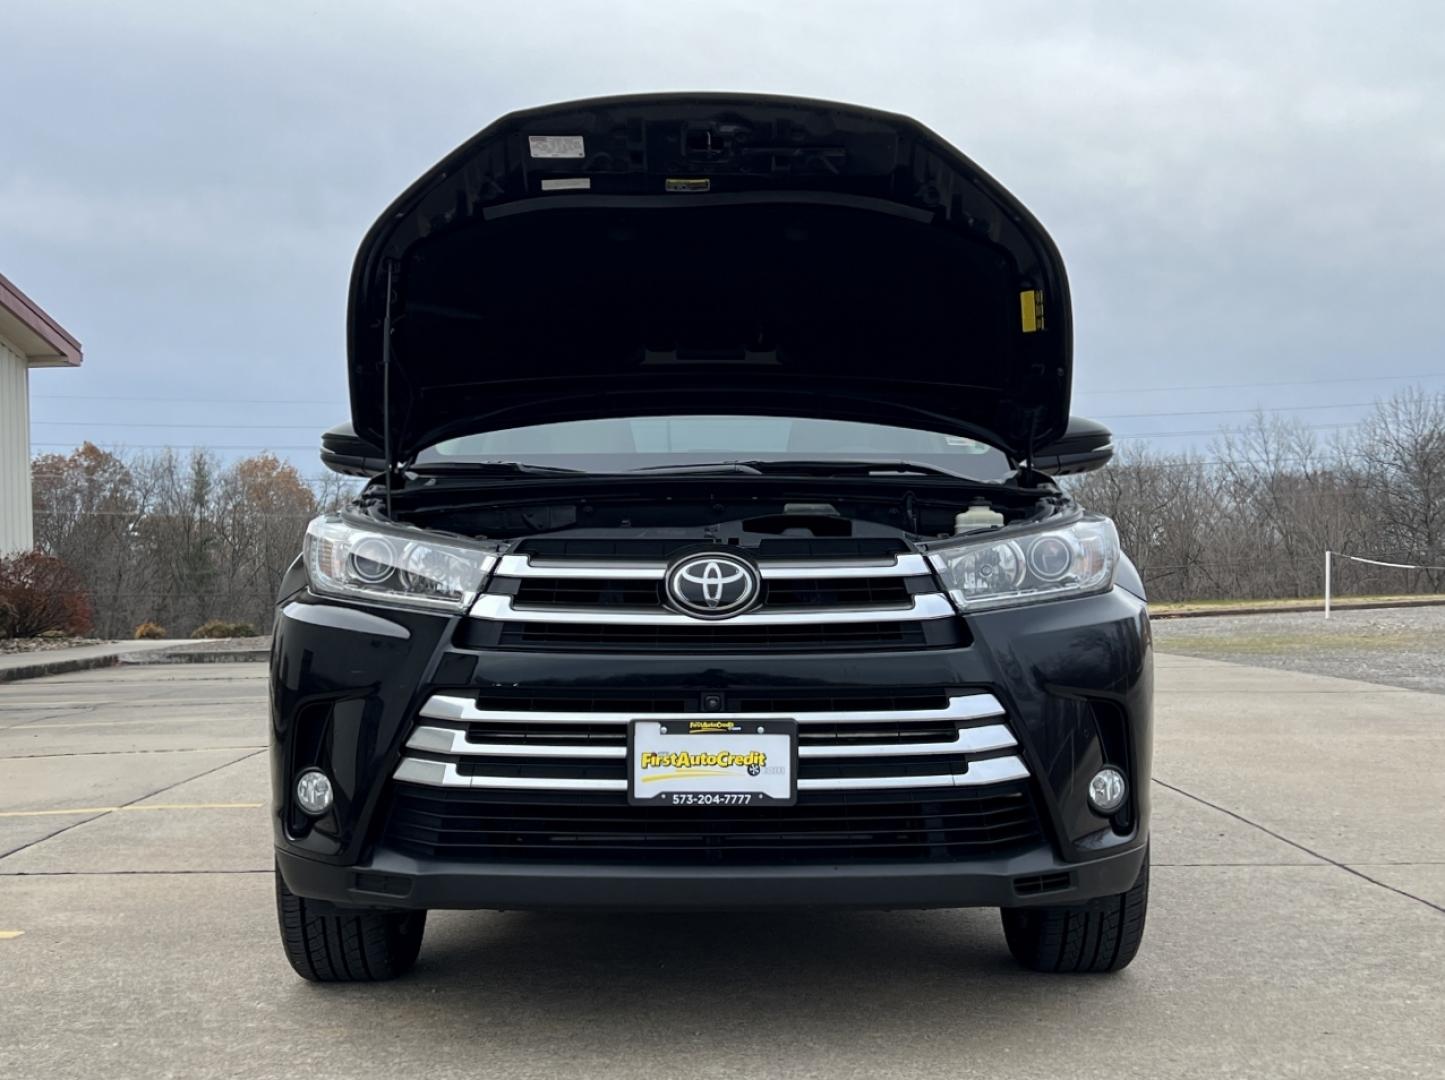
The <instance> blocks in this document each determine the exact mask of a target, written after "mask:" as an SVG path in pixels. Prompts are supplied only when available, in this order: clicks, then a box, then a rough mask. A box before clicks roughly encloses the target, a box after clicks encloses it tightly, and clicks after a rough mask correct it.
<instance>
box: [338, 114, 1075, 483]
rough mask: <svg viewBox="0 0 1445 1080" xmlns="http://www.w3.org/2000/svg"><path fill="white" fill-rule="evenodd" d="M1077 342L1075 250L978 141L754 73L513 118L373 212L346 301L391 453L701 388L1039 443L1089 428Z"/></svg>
mask: <svg viewBox="0 0 1445 1080" xmlns="http://www.w3.org/2000/svg"><path fill="white" fill-rule="evenodd" d="M388 282H389V283H390V296H388ZM388 301H389V303H388ZM388 325H389V327H390V339H389V346H390V347H389V348H388V347H387V344H388V342H387V337H386V330H387V327H388ZM1071 353H1072V345H1071V331H1070V311H1069V297H1068V286H1067V282H1066V279H1065V275H1064V268H1063V263H1062V260H1061V259H1060V258H1059V255H1058V252H1057V250H1056V249H1055V247H1054V245H1053V243H1052V241H1051V240H1050V239H1049V237H1048V235H1047V234H1046V233H1045V232H1044V230H1043V227H1042V226H1040V225H1039V224H1038V222H1037V221H1035V220H1034V219H1033V217H1032V216H1030V215H1029V213H1028V212H1027V211H1026V210H1025V209H1024V208H1023V207H1022V206H1021V205H1020V204H1019V203H1018V202H1017V201H1016V200H1015V199H1014V198H1013V197H1012V196H1010V195H1009V194H1008V193H1007V192H1006V191H1004V190H1003V188H1002V187H1000V186H999V185H998V184H997V182H995V181H994V180H992V179H991V178H990V177H988V176H987V175H986V174H985V173H983V172H982V171H981V170H979V169H978V167H977V166H975V165H974V164H973V163H972V162H970V161H969V160H968V159H967V158H965V157H964V156H963V155H961V154H960V153H959V152H958V151H956V150H954V149H953V148H952V147H950V146H949V145H948V144H947V143H945V142H943V141H942V140H941V139H940V138H939V137H938V136H936V135H934V134H932V133H931V132H929V131H928V130H927V129H925V128H923V127H921V126H920V125H918V124H917V123H915V122H914V121H912V120H909V119H907V118H904V117H900V116H896V115H892V114H888V113H880V112H874V111H871V110H867V109H861V108H857V107H855V106H845V105H836V104H830V103H826V102H815V101H806V100H801V99H789V98H766V97H752V96H746V95H723V94H690V95H661V96H648V97H634V98H617V99H611V100H597V101H587V102H576V103H571V104H565V105H558V106H552V107H548V108H543V109H536V110H531V111H527V112H520V113H513V114H512V115H510V116H507V117H504V118H503V119H502V120H499V121H498V122H497V123H495V124H493V125H492V126H491V127H489V128H487V129H486V130H485V131H483V132H481V133H480V134H479V135H477V136H476V137H475V138H473V139H472V140H471V141H469V142H468V143H466V144H465V145H464V146H462V147H461V148H459V149H458V150H456V151H455V152H454V153H452V154H451V155H450V156H449V157H447V158H446V159H445V160H444V161H442V162H441V163H440V164H439V165H437V166H436V167H435V168H434V169H433V170H432V171H431V172H429V173H427V174H426V175H425V176H424V177H422V178H421V179H420V180H419V181H417V183H416V184H414V185H413V186H412V187H411V188H410V189H409V190H408V191H407V192H406V193H405V194H403V195H402V196H401V198H400V199H398V200H397V201H396V202H395V203H394V204H393V205H392V206H391V207H390V208H389V209H388V210H387V211H386V213H385V214H384V215H383V216H382V218H381V219H380V220H379V221H378V222H377V223H376V225H375V226H373V227H372V229H371V231H370V232H369V233H368V234H367V237H366V239H365V240H364V241H363V243H362V246H361V250H360V252H359V253H358V255H357V259H356V265H355V269H354V272H353V276H352V284H351V297H350V310H349V315H348V354H349V373H350V384H351V406H352V418H353V422H354V424H355V427H356V431H357V433H358V435H360V436H362V437H363V438H366V439H369V440H371V441H373V442H375V443H376V444H377V445H380V446H386V445H388V444H389V455H388V456H389V458H390V460H391V461H392V462H404V461H406V460H409V459H410V458H411V457H412V456H414V455H415V454H416V453H417V452H418V451H419V450H421V449H423V448H425V447H427V446H430V445H433V444H435V443H436V442H438V441H440V440H442V439H445V438H449V437H453V436H457V435H462V434H470V433H475V432H481V431H489V430H497V429H502V428H512V427H522V426H527V425H532V424H543V423H550V422H555V421H560V420H576V419H588V418H595V417H611V416H645V415H653V416H660V415H678V414H702V413H707V414H714V415H717V414H729V413H733V414H753V415H775V416H799V417H818V418H824V419H842V420H861V421H869V422H873V423H883V424H894V425H898V426H902V427H915V428H923V429H926V430H931V431H938V432H944V433H948V434H959V435H967V436H971V437H974V438H979V439H982V440H984V441H986V442H990V443H992V444H993V445H995V446H998V447H999V448H1001V449H1003V450H1005V451H1007V452H1008V453H1010V454H1011V455H1012V456H1013V457H1014V458H1015V459H1019V460H1022V459H1024V458H1026V457H1027V456H1028V455H1029V453H1030V451H1031V450H1032V449H1033V448H1037V447H1039V446H1041V445H1043V444H1044V443H1046V442H1048V441H1050V440H1051V439H1053V438H1055V437H1057V436H1059V435H1062V434H1063V432H1064V430H1065V427H1066V426H1067V423H1068V412H1069V386H1070V369H1071Z"/></svg>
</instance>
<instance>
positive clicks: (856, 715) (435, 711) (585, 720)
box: [421, 694, 1004, 727]
mask: <svg viewBox="0 0 1445 1080" xmlns="http://www.w3.org/2000/svg"><path fill="white" fill-rule="evenodd" d="M421 715H422V716H424V717H426V718H427V719H430V720H459V721H465V722H468V723H471V722H477V721H486V722H489V723H499V724H535V725H537V726H539V727H541V726H546V725H551V724H625V723H627V721H629V720H635V719H649V720H653V719H657V718H659V717H660V716H665V714H660V713H659V714H642V713H637V712H557V711H542V710H537V711H533V710H527V709H487V708H483V707H481V706H478V705H477V704H476V702H475V701H473V700H472V699H471V698H466V697H460V696H458V695H454V694H433V695H432V696H431V697H430V698H428V699H427V702H426V704H425V705H423V706H422V708H421ZM767 715H773V716H789V717H790V718H793V719H796V720H797V721H798V723H799V724H801V725H804V726H806V725H808V724H868V723H895V722H898V721H907V720H984V719H987V718H989V717H993V716H1003V715H1004V708H1003V705H1002V704H1000V703H999V700H998V698H996V697H994V696H993V695H992V694H960V695H958V696H956V697H950V698H949V699H948V704H947V705H946V706H944V707H943V708H941V709H888V710H880V711H867V710H859V711H847V712H837V711H820V712H813V711H811V710H798V711H796V712H788V711H787V710H779V711H775V712H773V713H739V712H716V713H696V714H688V716H687V719H706V720H757V719H759V718H760V717H763V716H767Z"/></svg>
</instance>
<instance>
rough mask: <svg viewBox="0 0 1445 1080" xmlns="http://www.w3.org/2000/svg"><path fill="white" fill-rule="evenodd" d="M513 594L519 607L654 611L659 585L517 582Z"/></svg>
mask: <svg viewBox="0 0 1445 1080" xmlns="http://www.w3.org/2000/svg"><path fill="white" fill-rule="evenodd" d="M517 586H518V587H517V591H516V593H515V594H514V595H515V598H516V603H517V604H518V605H519V606H522V607H574V608H578V607H580V608H593V607H635V608H648V607H657V606H659V605H660V604H661V603H662V590H661V583H660V582H656V581H609V580H607V579H606V578H538V579H537V580H535V581H520V582H518V583H517Z"/></svg>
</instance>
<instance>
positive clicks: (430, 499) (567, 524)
mask: <svg viewBox="0 0 1445 1080" xmlns="http://www.w3.org/2000/svg"><path fill="white" fill-rule="evenodd" d="M360 505H361V508H362V510H363V511H364V512H366V513H367V514H368V515H369V516H371V517H373V518H374V519H375V520H379V521H385V520H387V517H386V506H385V500H384V499H383V498H382V497H381V496H380V494H379V493H378V492H377V491H373V490H371V489H368V492H367V493H365V494H363V496H362V499H361V501H360ZM1067 505H1069V500H1068V498H1067V497H1066V496H1064V495H1062V494H1061V493H1060V492H1059V491H1058V490H1057V489H1056V488H1054V487H1052V485H1045V486H1043V487H1041V488H1036V489H1028V488H1019V487H1014V486H1009V487H1000V486H998V485H983V484H971V483H959V482H956V481H953V480H940V479H939V478H934V477H926V478H924V477H909V478H907V480H906V481H895V480H881V479H878V478H876V477H869V478H866V479H864V478H855V477H831V478H826V479H824V478H807V479H805V480H802V481H800V480H798V479H795V478H786V477H765V478H764V477H747V478H717V477H708V478H706V479H699V478H686V479H684V478H668V479H666V480H662V479H655V478H623V477H594V478H588V479H587V480H585V481H584V480H573V479H562V478H557V479H551V480H542V481H539V480H537V479H535V478H525V479H523V478H512V479H509V480H500V479H499V480H496V481H493V482H486V483H478V482H476V481H468V480H458V479H450V478H448V479H436V478H428V479H427V480H425V481H421V482H414V483H412V484H409V485H408V486H407V487H405V488H404V489H402V490H399V491H397V492H394V493H393V501H392V516H391V519H390V520H392V521H394V522H396V523H405V524H410V525H416V526H419V527H422V528H426V529H432V530H437V531H440V532H444V533H450V534H453V535H457V536H465V537H469V538H472V539H486V540H512V539H521V538H524V537H533V536H566V537H568V538H572V539H592V540H605V539H609V538H624V537H625V538H627V539H629V540H632V541H636V540H657V541H676V540H696V541H699V542H708V543H723V544H729V545H737V546H740V547H745V548H752V547H757V546H758V545H759V544H760V543H762V542H764V541H770V540H776V539H778V538H808V539H818V538H868V537H892V538H898V537H904V538H907V539H910V540H913V541H918V542H925V541H930V540H937V539H940V538H944V537H948V536H953V535H958V534H959V533H960V532H964V531H970V530H972V529H976V528H978V527H980V523H982V525H983V527H988V526H998V525H1017V524H1021V523H1026V522H1029V521H1042V520H1044V519H1046V518H1049V517H1051V516H1053V515H1054V514H1056V513H1058V512H1059V510H1061V509H1062V508H1064V507H1065V506H1067Z"/></svg>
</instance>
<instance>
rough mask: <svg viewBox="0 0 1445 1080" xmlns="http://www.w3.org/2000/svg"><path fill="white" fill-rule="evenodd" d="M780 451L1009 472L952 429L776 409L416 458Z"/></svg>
mask: <svg viewBox="0 0 1445 1080" xmlns="http://www.w3.org/2000/svg"><path fill="white" fill-rule="evenodd" d="M790 460H796V461H809V462H831V461H837V462H840V463H842V462H871V461H876V462H880V463H898V462H909V463H916V464H918V465H922V466H928V467H930V468H933V469H938V470H942V471H944V472H949V473H954V474H956V475H958V476H963V477H967V478H969V479H971V480H982V481H1001V480H1005V479H1008V478H1009V477H1011V476H1012V475H1013V469H1012V468H1011V467H1010V466H1009V463H1008V459H1007V458H1006V457H1005V456H1004V454H1003V453H1002V452H1001V451H999V450H997V449H995V448H993V447H991V446H988V445H986V444H985V443H981V442H976V441H974V440H973V439H966V438H962V437H960V436H957V435H941V434H938V433H935V432H929V431H916V430H913V429H911V428H897V427H888V426H885V425H883V424H862V423H853V422H851V421H843V420H816V419H805V418H797V417H776V416H648V417H629V418H625V419H603V420H575V421H569V422H566V423H559V424H539V425H536V426H533V427H520V428H509V429H505V430H502V431H489V432H485V433H483V434H480V435H467V436H464V437H463V438H460V439H449V440H447V441H446V442H443V443H438V444H437V445H436V446H433V447H431V448H430V449H429V450H425V451H423V452H422V453H421V454H420V455H418V457H417V462H416V463H417V464H418V465H423V466H424V465H427V464H436V463H443V462H455V463H458V464H460V463H464V462H499V461H506V462H523V463H526V464H529V465H541V466H549V467H553V468H566V469H580V470H583V471H585V472H595V473H612V472H630V471H633V470H637V469H649V468H657V467H659V466H664V467H665V466H686V465H711V464H717V463H721V462H732V461H751V462H787V461H790Z"/></svg>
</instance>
